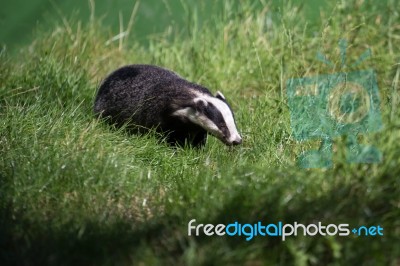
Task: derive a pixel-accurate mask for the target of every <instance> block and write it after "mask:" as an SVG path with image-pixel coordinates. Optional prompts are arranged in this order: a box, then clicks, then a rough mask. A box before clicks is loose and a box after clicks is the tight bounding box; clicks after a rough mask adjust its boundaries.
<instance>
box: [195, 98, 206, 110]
mask: <svg viewBox="0 0 400 266" xmlns="http://www.w3.org/2000/svg"><path fill="white" fill-rule="evenodd" d="M194 104H195V109H196V110H202V109H203V108H204V107H206V106H207V105H208V102H207V101H206V100H205V99H203V98H196V99H194Z"/></svg>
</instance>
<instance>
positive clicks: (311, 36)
mask: <svg viewBox="0 0 400 266" xmlns="http://www.w3.org/2000/svg"><path fill="white" fill-rule="evenodd" d="M395 7H396V4H395V1H388V2H387V3H385V4H380V5H379V6H378V5H377V4H372V3H371V2H365V3H363V1H350V2H348V3H344V2H342V3H340V4H337V5H335V6H332V7H331V8H330V9H329V11H326V12H325V13H324V12H322V13H321V18H320V20H319V21H318V22H316V23H313V24H311V23H309V22H308V21H307V18H306V17H305V16H304V14H303V13H302V10H301V8H299V7H298V6H295V5H290V4H284V5H283V6H282V8H281V9H279V10H274V9H271V8H269V5H268V4H265V5H264V8H263V9H260V8H254V7H253V6H251V5H249V4H244V3H243V4H242V5H241V6H240V7H238V6H235V5H232V4H231V2H227V4H226V5H225V7H224V11H223V12H222V13H221V14H216V15H215V16H214V17H213V18H212V19H210V20H209V21H208V22H202V23H199V22H198V20H197V19H196V12H207V11H206V10H201V9H200V10H197V11H193V12H192V13H190V12H189V11H187V12H189V14H187V16H188V21H187V23H188V28H190V29H191V31H190V34H189V35H186V34H183V33H182V32H180V30H179V29H178V28H176V29H172V30H169V31H166V32H165V33H163V34H160V35H159V36H153V37H152V39H151V40H150V45H149V46H148V47H144V46H142V45H141V44H139V43H137V42H135V41H134V40H131V41H126V40H123V41H119V40H118V39H117V38H114V39H113V36H115V35H116V34H112V33H110V32H108V31H107V29H106V28H105V27H104V26H102V25H101V23H100V22H98V21H95V20H92V21H91V22H90V23H89V24H87V25H83V24H82V23H80V22H79V21H76V20H74V19H71V20H66V19H64V20H63V23H62V24H60V25H56V26H55V28H54V30H53V31H51V32H48V31H40V30H39V31H38V32H37V39H36V40H35V41H34V42H33V43H32V44H31V45H30V46H29V47H26V48H25V49H23V50H22V51H21V53H20V55H19V56H16V57H10V56H9V55H8V54H7V51H6V50H5V49H3V51H2V52H1V55H0V56H1V58H0V211H1V212H0V261H1V264H2V265H70V264H74V265H115V264H116V265H131V264H132V265H152V264H161V265H164V264H174V265H175V264H185V265H209V264H210V265H213V264H215V265H221V264H222V265H223V264H230V265H236V264H237V265H243V264H245V265H348V264H349V265H397V264H398V263H399V262H400V247H399V245H398V239H399V237H400V231H399V226H400V223H399V221H400V219H399V218H400V210H399V206H400V199H399V195H400V189H399V188H400V183H399V180H400V178H399V177H400V167H399V165H400V159H399V158H400V131H399V129H400V117H399V111H398V103H399V87H398V81H399V73H400V65H399V60H400V45H399V38H400V24H399V13H398V12H397V11H396V8H395ZM139 26H140V25H134V26H133V27H139ZM131 37H132V36H131ZM341 38H346V39H347V40H348V41H349V46H348V50H347V54H348V60H349V61H350V62H354V61H355V59H356V58H357V57H358V56H359V55H360V54H361V53H362V52H363V51H364V50H365V49H366V48H371V50H372V53H373V56H372V58H371V59H370V60H367V61H365V62H363V64H362V65H361V66H359V67H358V68H355V69H354V70H357V69H360V68H362V69H367V68H373V69H375V70H376V72H377V77H378V86H379V90H380V99H381V112H382V119H383V123H384V129H383V130H381V131H379V132H376V133H371V134H367V135H365V136H363V137H362V138H361V140H360V141H362V143H371V144H374V145H375V146H376V147H378V148H379V149H380V151H381V152H382V153H383V161H382V162H381V163H379V164H347V163H346V161H345V158H344V150H345V138H344V137H343V138H337V139H335V145H334V150H335V153H334V167H333V168H330V169H309V170H306V169H301V168H299V167H298V166H297V165H296V157H297V156H298V155H299V154H300V153H301V152H302V151H305V150H309V149H310V148H311V147H316V146H317V145H318V142H317V141H310V142H301V143H300V142H297V141H295V140H294V138H293V136H292V131H291V128H290V113H289V108H288V106H287V99H286V87H285V82H286V80H287V79H289V78H292V77H302V76H312V75H317V74H318V73H335V72H338V71H340V56H339V49H338V45H337V44H338V40H339V39H341ZM115 39H116V41H112V40H115ZM132 39H134V36H133V38H132ZM317 51H322V52H323V53H325V54H326V55H327V56H328V58H329V60H330V61H332V62H333V63H334V67H333V68H331V67H328V66H326V65H324V64H322V63H320V62H319V61H317V60H316V59H315V55H316V52H317ZM130 63H148V64H156V65H160V66H164V67H167V68H169V69H173V70H174V71H176V72H178V73H180V74H181V75H182V76H183V77H186V78H187V79H189V80H191V81H194V82H197V83H200V84H202V85H204V86H207V87H209V88H210V89H211V90H212V91H214V92H215V91H216V90H221V91H222V92H223V93H224V94H225V96H226V97H227V98H228V100H229V101H230V103H231V105H232V107H233V109H234V110H235V113H236V120H237V123H238V128H239V129H240V131H241V132H242V135H243V138H244V143H243V145H241V146H239V147H235V148H233V149H231V148H228V147H225V146H224V145H223V144H222V143H221V142H219V141H218V140H216V139H215V138H213V137H209V139H208V142H207V145H206V146H205V148H204V149H190V148H188V149H172V148H170V147H168V146H167V145H165V144H163V143H159V142H158V141H157V138H156V136H154V135H152V134H149V135H147V136H131V135H128V134H127V133H126V132H125V131H124V129H114V128H110V127H109V126H107V125H106V124H104V123H102V122H101V121H99V120H97V119H95V118H94V117H93V113H92V106H93V100H94V96H95V93H96V89H97V87H98V85H99V82H100V81H101V79H102V78H104V77H105V75H106V74H107V73H109V72H110V71H112V70H114V69H115V68H117V67H119V66H121V65H124V64H130ZM349 70H351V68H350V69H349ZM191 219H196V220H197V223H213V224H219V223H226V224H228V223H231V222H234V221H239V222H242V223H256V222H258V221H262V222H265V223H270V222H274V223H276V222H278V221H282V222H284V223H293V222H295V221H297V222H300V223H304V224H310V223H317V222H318V221H321V222H322V223H323V224H329V223H335V224H339V223H348V224H350V226H359V225H368V226H369V225H378V224H379V225H381V226H382V227H383V228H384V236H383V237H380V236H376V237H371V236H370V237H367V236H358V237H356V236H354V235H350V236H347V237H343V236H325V237H323V236H316V237H304V236H297V237H289V238H288V239H287V240H286V241H284V242H283V241H281V240H280V239H279V238H277V237H255V238H253V239H252V240H251V241H245V238H244V237H243V236H242V237H239V236H237V237H227V236H224V237H216V236H213V237H206V236H205V235H201V236H199V237H193V236H192V237H189V236H188V235H187V224H188V222H189V221H190V220H191Z"/></svg>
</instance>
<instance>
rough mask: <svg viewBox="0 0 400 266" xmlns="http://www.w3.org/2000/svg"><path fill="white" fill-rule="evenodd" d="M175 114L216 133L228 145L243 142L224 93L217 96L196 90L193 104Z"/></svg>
mask: <svg viewBox="0 0 400 266" xmlns="http://www.w3.org/2000/svg"><path fill="white" fill-rule="evenodd" d="M174 115H177V116H181V117H182V116H183V117H186V118H187V119H189V120H190V121H191V122H192V123H194V124H197V125H199V126H201V127H202V128H204V129H205V130H207V131H208V132H209V133H210V134H212V135H214V136H215V137H217V138H218V139H220V140H221V141H222V142H224V143H225V144H226V145H229V146H231V145H238V144H240V143H242V137H241V136H240V135H239V133H238V131H237V129H236V124H235V119H234V116H233V113H232V110H231V108H230V107H229V105H228V104H227V102H226V101H225V97H224V96H223V95H222V93H220V92H217V95H216V96H215V97H212V96H210V95H207V94H202V93H198V92H196V97H195V98H194V99H193V106H190V107H186V108H183V109H179V110H177V111H175V112H174Z"/></svg>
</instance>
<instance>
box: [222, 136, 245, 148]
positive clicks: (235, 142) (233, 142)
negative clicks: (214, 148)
mask: <svg viewBox="0 0 400 266" xmlns="http://www.w3.org/2000/svg"><path fill="white" fill-rule="evenodd" d="M224 142H225V144H226V145H229V146H236V145H239V144H242V138H241V137H240V136H236V137H234V138H231V139H228V140H226V141H224Z"/></svg>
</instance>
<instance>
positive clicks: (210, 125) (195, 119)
mask: <svg viewBox="0 0 400 266" xmlns="http://www.w3.org/2000/svg"><path fill="white" fill-rule="evenodd" d="M173 115H176V116H180V117H185V118H187V119H189V120H190V121H191V122H192V123H193V124H196V125H199V126H201V127H202V128H204V129H206V130H207V131H208V132H210V133H211V134H213V135H214V136H216V137H217V138H220V139H222V138H223V134H222V132H221V130H219V128H218V127H217V125H216V124H214V122H213V121H211V120H210V119H208V118H207V117H206V116H205V115H203V114H200V113H198V112H197V111H196V110H194V109H193V108H192V107H186V108H182V109H179V110H177V111H175V112H174V113H173Z"/></svg>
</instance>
